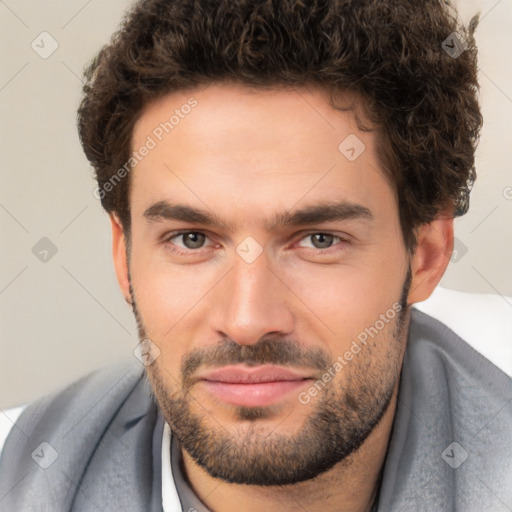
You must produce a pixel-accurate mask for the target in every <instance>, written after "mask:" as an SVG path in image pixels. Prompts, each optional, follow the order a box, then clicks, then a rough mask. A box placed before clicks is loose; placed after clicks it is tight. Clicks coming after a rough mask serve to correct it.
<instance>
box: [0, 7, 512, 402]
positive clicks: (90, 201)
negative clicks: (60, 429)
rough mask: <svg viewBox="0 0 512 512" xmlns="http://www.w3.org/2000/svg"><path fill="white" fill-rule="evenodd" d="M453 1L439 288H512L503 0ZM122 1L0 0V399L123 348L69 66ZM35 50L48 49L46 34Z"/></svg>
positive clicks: (126, 333) (128, 326) (103, 223)
mask: <svg viewBox="0 0 512 512" xmlns="http://www.w3.org/2000/svg"><path fill="white" fill-rule="evenodd" d="M460 3H462V6H461V11H460V12H461V16H462V18H463V19H464V20H468V19H469V18H470V16H471V14H472V13H474V12H476V11H478V10H479V11H481V13H482V21H481V24H480V27H479V29H478V31H477V34H476V36H477V43H478V45H479V49H480V59H479V66H480V83H481V87H482V91H481V101H482V104H483V114H484V119H485V126H484V131H483V137H482V141H481V143H480V147H479V150H478V167H477V168H478V173H479V178H478V181H477V183H476V185H475V188H474V193H473V199H472V205H471V210H470V213H468V214H467V215H466V217H464V218H462V219H460V220H458V221H457V223H456V228H457V232H456V235H457V239H458V242H457V244H458V248H459V257H458V259H457V261H454V262H453V263H452V264H451V265H450V267H449V270H448V272H447V274H446V276H445V278H444V280H443V282H442V284H443V285H444V286H446V287H450V288H453V289H457V290H463V291H471V292H484V293H500V294H507V295H512V272H511V271H510V269H511V263H512V222H511V219H512V173H511V170H510V169H511V162H512V149H511V148H512V144H511V142H512V140H511V133H512V129H511V112H512V77H511V69H512V59H510V54H509V49H510V47H511V46H512V34H511V32H510V25H511V23H512V1H511V0H500V1H497V0H463V2H460ZM128 4H129V2H127V1H126V0H109V1H108V2H102V1H100V0H89V1H84V0H73V1H70V0H53V1H45V2H40V1H39V0H18V1H15V0H2V1H0V34H1V35H0V41H1V45H0V52H1V58H2V67H1V70H0V162H1V182H0V233H1V243H2V249H3V250H2V252H1V260H0V322H1V324H0V325H1V330H0V343H1V347H0V348H1V351H0V354H1V356H0V408H6V407H9V406H14V405H18V404H22V403H25V402H27V401H30V400H32V399H34V398H35V397H37V396H39V395H41V394H43V393H45V392H48V391H50V390H52V389H54V388H55V387H57V386H59V385H61V384H63V383H66V382H69V381H71V380H73V379H74V378H76V377H77V376H79V375H82V374H84V373H86V372H87V371H89V370H90V369H92V368H96V367H98V366H100V365H102V364H104V363H108V362H109V361H113V360H115V359H118V358H119V357H121V356H130V354H131V352H132V350H133V349H134V347H135V346H136V344H137V336H136V330H135V324H134V321H133V319H132V315H131V312H130V310H129V309H128V307H127V305H126V304H125V302H124V301H123V299H122V297H121V294H120V293H119V291H118V288H117V283H116V281H115V277H114V273H113V267H112V263H111V255H110V234H109V229H108V223H107V217H106V215H105V214H104V213H103V211H102V210H101V208H100V204H99V201H97V200H96V199H95V197H94V196H93V194H92V192H93V189H94V182H93V180H92V174H91V169H90V167H89V166H88V163H87V161H86V159H85V157H84V155H83V153H82V151H81V148H80V145H79V142H78V137H77V133H76V128H75V115H76V107H77V102H78V100H79V95H80V88H81V78H80V77H81V71H82V68H83V66H84V64H85V63H86V62H87V61H88V60H89V59H90V58H91V57H92V56H93V54H94V53H95V52H96V51H97V50H98V49H99V48H100V47H101V45H102V44H103V43H105V42H106V41H107V40H108V38H109V36H110V34H111V33H112V32H113V30H114V29H115V27H116V26H117V24H118V22H119V20H120V18H121V15H122V13H123V12H124V10H125V8H126V7H127V5H128ZM43 31H46V32H48V33H49V34H50V35H51V37H52V38H53V39H55V40H56V41H57V43H58V48H57V50H56V51H55V52H54V53H53V54H52V55H50V56H49V57H48V58H46V59H43V58H41V57H40V56H39V55H38V54H37V53H36V52H35V51H34V50H33V49H32V47H31V44H32V41H34V40H35V41H36V43H34V44H37V43H38V41H39V42H40V40H41V37H42V36H41V37H38V36H39V34H41V32H43ZM44 37H48V36H44ZM39 45H40V48H39V51H40V52H44V51H48V50H49V49H51V40H50V39H48V38H47V39H45V46H44V48H41V46H42V44H41V43H39ZM43 237H46V238H48V239H49V240H51V242H52V244H53V245H54V246H55V248H56V250H57V252H56V254H55V255H53V256H51V253H49V256H48V261H47V262H46V263H44V262H41V261H40V260H39V259H37V258H36V256H35V255H34V254H33V252H32V248H33V247H34V245H36V244H37V243H38V242H39V241H40V239H41V238H43ZM40 243H43V244H44V242H40ZM36 247H37V246H36ZM50 256H51V257H50ZM511 312H512V309H511Z"/></svg>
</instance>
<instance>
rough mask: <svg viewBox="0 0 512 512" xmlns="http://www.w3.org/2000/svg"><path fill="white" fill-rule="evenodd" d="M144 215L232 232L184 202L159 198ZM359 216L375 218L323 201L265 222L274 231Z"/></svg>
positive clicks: (345, 205)
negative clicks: (179, 202) (174, 202)
mask: <svg viewBox="0 0 512 512" xmlns="http://www.w3.org/2000/svg"><path fill="white" fill-rule="evenodd" d="M143 216H144V217H145V218H146V219H147V220H148V221H150V222H155V221H156V222H157V221H160V220H178V221H183V222H190V223H196V224H202V225H204V226H211V227H216V228H221V229H224V230H225V231H228V232H233V228H232V227H231V226H229V225H228V224H227V223H226V222H225V221H224V220H222V219H221V218H220V217H218V216H217V215H216V214H214V213H212V212H211V211H208V210H203V209H200V208H194V207H191V206H187V205H183V204H173V203H170V202H168V201H158V202H156V203H154V204H153V205H151V206H150V207H149V208H147V209H146V210H145V211H144V213H143ZM356 219H362V220H366V221H372V220H373V219H374V217H373V214H372V212H371V211H370V210H369V209H368V208H367V207H366V206H363V205H360V204H357V203H352V202H347V201H341V202H338V203H321V204H317V205H312V206H307V207H305V208H303V209H301V210H296V211H293V212H288V211H284V212H278V213H276V214H275V215H274V216H273V217H272V219H271V220H270V221H266V222H265V228H266V229H267V231H269V232H273V231H277V230H278V229H279V228H283V227H285V226H302V225H311V224H318V223H322V222H332V221H344V220H356Z"/></svg>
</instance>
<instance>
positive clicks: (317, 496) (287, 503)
mask: <svg viewBox="0 0 512 512" xmlns="http://www.w3.org/2000/svg"><path fill="white" fill-rule="evenodd" d="M397 393H398V384H397V386H396V387H395V391H394V393H393V397H392V399H391V402H390V404H389V407H388V409H387V411H386V412H385V414H384V415H383V417H382V418H381V421H380V422H379V423H378V425H377V426H376V427H375V429H374V430H373V431H372V433H371V434H370V435H369V436H368V438H367V439H366V440H365V442H364V443H363V444H362V445H361V446H360V448H359V449H358V450H356V452H354V453H352V454H351V455H350V456H349V457H347V458H346V459H344V460H343V461H341V462H339V463H338V464H337V465H336V466H334V467H333V468H332V469H330V470H329V471H326V472H325V473H323V474H321V475H319V476H317V477H315V478H313V479H311V480H308V481H305V482H299V483H297V484H293V485H286V486H269V487H267V486H265V487H262V486H254V485H240V484H230V483H227V482H225V481H223V480H220V479H218V478H213V477H212V476H210V475H209V474H208V473H207V472H206V471H205V470H204V469H203V468H202V467H200V466H198V465H197V464H196V462H195V461H194V460H193V459H191V457H190V456H189V455H188V453H187V452H185V451H183V463H184V468H183V469H184V473H185V476H186V478H187V479H188V481H189V484H190V486H191V487H192V489H193V490H194V491H195V493H196V494H197V495H198V497H199V498H200V499H201V501H202V502H203V503H204V504H205V505H206V506H207V507H208V508H209V509H210V510H211V511H212V512H235V511H236V512H239V511H240V504H241V503H243V509H244V511H245V512H261V510H265V511H268V512H274V511H276V512H277V511H279V512H292V511H293V512H296V510H297V509H298V508H299V509H301V508H303V509H305V510H322V512H334V511H337V512H339V511H343V512H370V510H371V508H372V505H373V502H374V500H375V497H376V494H377V491H378V486H379V476H380V473H381V470H382V467H383V465H384V461H385V458H386V450H387V445H388V442H389V437H390V435H391V429H392V426H393V419H394V416H395V411H396V401H397Z"/></svg>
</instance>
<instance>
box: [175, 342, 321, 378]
mask: <svg viewBox="0 0 512 512" xmlns="http://www.w3.org/2000/svg"><path fill="white" fill-rule="evenodd" d="M330 362H331V361H330V358H329V355H328V354H327V353H326V352H325V351H323V350H322V349H319V348H311V349H308V348H304V347H301V346H300V345H298V344H297V343H295V342H292V341H290V340H283V339H280V338H277V337H266V338H263V339H261V340H259V341H258V342H257V343H255V344H254V345H239V344H238V343H236V342H235V341H233V340H224V341H221V342H219V343H218V344H217V345H215V346H213V347H210V348H200V349H196V350H193V351H192V352H190V353H188V354H187V355H185V356H184V357H183V361H182V364H181V373H182V377H183V381H184V382H190V380H191V379H192V376H193V374H194V373H195V372H196V371H197V369H198V368H199V367H201V366H226V365H232V364H246V365H247V366H257V365H262V364H275V365H281V366H305V367H308V368H314V369H317V370H320V371H324V370H326V369H327V368H329V365H330Z"/></svg>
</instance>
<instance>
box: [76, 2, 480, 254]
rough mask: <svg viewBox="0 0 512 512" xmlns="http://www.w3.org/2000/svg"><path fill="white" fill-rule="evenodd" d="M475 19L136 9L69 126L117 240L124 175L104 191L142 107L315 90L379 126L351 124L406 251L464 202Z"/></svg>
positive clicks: (469, 172)
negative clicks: (368, 149) (203, 95)
mask: <svg viewBox="0 0 512 512" xmlns="http://www.w3.org/2000/svg"><path fill="white" fill-rule="evenodd" d="M477 23H478V15H477V16H475V17H473V18H472V19H471V21H470V22H469V24H468V25H467V26H464V25H462V24H460V23H459V20H458V19H457V12H456V11H455V9H454V7H453V6H452V5H451V4H450V2H449V1H448V0H388V1H381V0H311V1H307V2H306V0H143V1H140V2H138V3H136V4H135V5H134V6H133V7H132V8H131V10H130V11H129V12H128V13H127V14H126V15H125V17H124V19H123V21H122V23H121V25H120V28H119V30H118V31H117V32H116V33H115V34H114V35H113V36H112V39H111V42H110V44H109V45H107V46H105V47H103V48H102V49H101V51H100V52H99V53H98V55H97V56H96V57H95V59H94V60H93V61H92V63H91V64H90V65H89V66H88V67H87V68H86V70H85V85H84V88H83V97H82V101H81V104H80V107H79V109H78V129H79V135H80V140H81V143H82V146H83V149H84V151H85V154H86V156H87V158H88V159H89V161H90V162H91V164H92V165H93V167H94V169H95V172H96V178H97V181H98V187H99V189H100V190H102V194H101V202H102V205H103V207H104V208H105V210H107V211H108V212H115V213H116V214H117V215H118V216H119V218H120V220H121V222H122V224H123V228H124V230H125V233H126V235H127V236H129V232H130V208H129V202H128V191H129V183H130V179H129V174H127V178H126V179H123V180H121V181H120V182H119V183H116V186H112V184H111V186H108V183H109V180H111V178H112V176H113V175H114V174H115V173H116V171H117V170H118V169H120V167H121V166H123V165H125V164H126V162H127V161H128V160H129V158H130V151H131V141H132V132H133V127H134V124H135V122H136V121H137V119H138V117H139V116H140V115H141V113H142V111H143V109H144V107H145V106H146V105H147V104H148V102H149V101H151V100H154V99H156V98H158V97H161V96H163V95H165V94H167V93H170V92H173V91H177V90H185V89H190V88H193V87H197V86H203V85H208V84H210V83H213V82H219V81H222V82H233V83H237V84H240V85H245V86H250V87H256V88H258V87H261V88H266V87H269V86H270V87H275V86H292V87H295V86H300V85H313V86H316V87H321V88H323V90H326V91H328V92H329V93H330V97H331V104H332V106H333V107H334V108H339V109H341V110H343V109H346V108H347V107H342V106H341V105H336V104H335V99H334V98H335V97H336V95H338V93H343V92H347V91H349V92H351V93H354V94H355V95H356V96H357V97H359V98H361V99H362V100H363V101H361V102H360V106H361V107H362V109H363V113H364V115H365V116H366V120H369V121H370V123H373V126H374V127H375V126H376V127H377V128H369V127H368V126H365V124H364V123H363V122H362V121H361V119H359V120H358V124H359V125H360V128H361V129H364V130H369V129H375V130H376V132H377V143H378V146H377V147H378V153H379V159H380V163H381V164H382V168H383V169H384V171H385V173H386V175H387V176H388V178H389V179H390V182H391V183H392V185H393V186H394V188H395V191H396V196H397V201H398V209H399V215H400V223H401V227H402V232H403V237H404V241H405V244H406V246H407V247H408V248H409V249H411V248H413V247H414V245H415V239H416V228H417V227H418V226H420V225H422V224H424V223H428V222H431V221H432V220H433V219H434V218H435V217H436V216H437V215H439V214H440V212H443V213H444V212H448V213H449V214H450V215H462V214H464V213H466V211H467V209H468V206H469V193H470V190H471V187H472V184H473V182H474V180H475V177H476V173H475V165H474V152H475V148H476V145H477V142H478V139H479V135H480V129H481V125H482V116H481V113H480V107H479V103H478V98H477V93H478V88H479V86H478V82H477V52H476V46H475V41H474V37H473V33H474V30H475V28H476V25H477ZM457 34H458V37H457ZM450 48H455V49H459V51H458V52H456V53H453V52H450V51H449V50H450ZM459 53H460V55H459ZM107 191H108V192H107Z"/></svg>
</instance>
